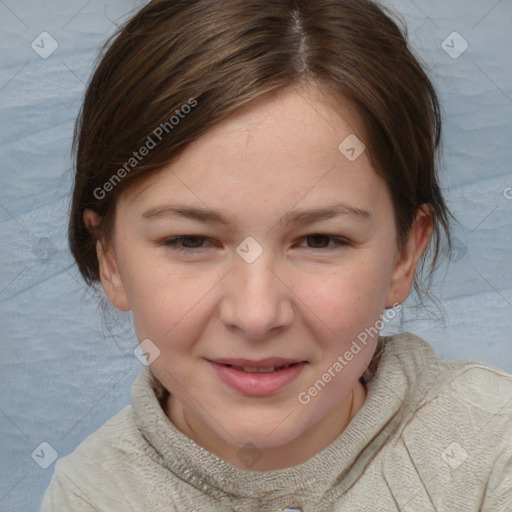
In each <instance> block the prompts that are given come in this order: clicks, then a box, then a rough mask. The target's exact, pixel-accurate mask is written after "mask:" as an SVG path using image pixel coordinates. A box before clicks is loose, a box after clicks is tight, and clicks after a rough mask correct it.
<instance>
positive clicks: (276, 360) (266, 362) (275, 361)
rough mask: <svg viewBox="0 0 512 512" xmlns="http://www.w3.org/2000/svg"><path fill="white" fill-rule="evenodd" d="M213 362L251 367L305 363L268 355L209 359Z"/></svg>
mask: <svg viewBox="0 0 512 512" xmlns="http://www.w3.org/2000/svg"><path fill="white" fill-rule="evenodd" d="M208 361H210V362H212V363H218V364H230V365H231V366H248V367H249V368H269V367H270V366H285V365H287V364H295V363H303V362H305V361H303V360H302V359H285V358H283V357H267V358H266V359H260V360H258V361H254V360H251V359H243V358H242V359H230V358H222V359H212V360H210V359H208Z"/></svg>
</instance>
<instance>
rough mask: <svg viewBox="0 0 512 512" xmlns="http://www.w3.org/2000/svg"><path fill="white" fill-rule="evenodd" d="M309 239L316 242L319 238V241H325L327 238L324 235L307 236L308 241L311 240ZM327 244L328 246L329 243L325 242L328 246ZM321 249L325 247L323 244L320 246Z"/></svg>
mask: <svg viewBox="0 0 512 512" xmlns="http://www.w3.org/2000/svg"><path fill="white" fill-rule="evenodd" d="M311 238H313V239H317V240H318V239H319V238H320V239H322V238H323V239H324V240H327V236H325V235H310V236H308V239H311ZM328 244H329V242H328V241H327V245H328ZM313 245H315V244H314V243H313ZM322 247H325V244H324V245H322Z"/></svg>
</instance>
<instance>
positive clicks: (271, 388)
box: [208, 361, 306, 396]
mask: <svg viewBox="0 0 512 512" xmlns="http://www.w3.org/2000/svg"><path fill="white" fill-rule="evenodd" d="M208 362H209V363H210V365H211V366H212V368H213V369H214V370H215V372H216V373H217V375H218V376H219V378H220V380H222V382H224V383H225V384H227V385H228V386H229V387H231V388H233V389H234V390H236V391H239V392H240V393H243V394H245V395H250V396H267V395H272V394H274V393H277V392H278V391H280V390H281V389H283V388H284V387H285V386H286V385H287V384H289V383H290V382H292V381H293V380H294V379H296V378H297V377H298V375H299V374H300V372H301V371H302V369H303V368H304V366H306V363H305V362H302V363H299V364H295V365H293V366H289V367H288V368H283V369H282V370H277V371H274V372H269V373H256V372H253V373H248V372H244V371H241V370H235V369H234V368H233V367H229V366H225V365H223V364H219V363H214V362H213V361H208Z"/></svg>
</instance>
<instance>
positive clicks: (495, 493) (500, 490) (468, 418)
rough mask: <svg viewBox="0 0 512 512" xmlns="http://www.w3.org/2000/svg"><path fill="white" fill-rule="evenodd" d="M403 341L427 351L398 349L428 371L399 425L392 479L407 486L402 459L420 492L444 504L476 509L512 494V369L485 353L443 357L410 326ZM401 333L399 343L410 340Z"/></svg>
mask: <svg viewBox="0 0 512 512" xmlns="http://www.w3.org/2000/svg"><path fill="white" fill-rule="evenodd" d="M400 341H402V342H404V343H405V342H407V343H409V344H410V346H411V347H412V348H413V349H418V348H419V350H420V352H421V353H420V355H419V358H416V357H415V356H414V355H413V354H411V353H408V354H407V353H406V354H403V353H402V354H401V355H399V356H397V357H399V358H401V359H403V361H404V363H403V364H404V366H405V367H406V368H409V372H410V374H411V375H412V374H413V373H414V372H413V371H412V370H410V368H412V367H414V368H415V371H416V372H423V373H424V374H428V378H425V379H423V382H425V383H426V385H425V386H424V389H423V390H422V392H421V394H420V395H419V396H417V397H416V400H415V401H414V402H412V403H409V404H407V405H408V406H409V410H408V411H405V412H404V421H403V423H402V425H401V428H400V432H397V436H396V438H395V441H394V442H393V443H392V446H389V447H388V450H387V452H388V457H387V458H386V459H387V460H386V473H387V475H388V476H387V478H388V483H389V484H390V486H391V487H392V488H396V489H397V490H399V489H400V487H401V486H403V482H404V480H403V479H402V478H396V475H397V471H396V469H395V468H396V466H397V464H401V465H402V466H403V467H404V468H405V467H407V468H408V469H407V471H405V469H404V471H405V473H406V474H407V477H408V478H410V477H411V475H416V477H415V478H416V479H417V480H416V481H417V487H418V494H417V496H421V495H422V493H423V494H424V495H425V496H430V499H431V500H432V503H433V505H435V507H437V509H438V510H439V509H443V510H444V509H447V507H448V508H450V507H452V506H454V507H461V508H459V509H461V510H462V509H464V510H476V509H475V508H473V507H474V504H475V503H478V504H479V505H480V506H481V507H482V508H481V510H493V508H492V507H493V506H494V505H495V503H500V504H501V503H502V501H499V502H498V501H492V502H491V500H497V499H501V500H510V501H512V479H511V478H510V469H511V465H512V375H510V374H508V373H507V372H505V371H503V370H501V369H499V368H496V367H494V366H492V365H489V364H486V363H482V362H478V361H470V360H457V361H443V360H439V359H438V358H437V356H434V355H433V349H432V348H431V347H430V345H428V343H426V342H425V341H424V340H421V338H418V337H416V336H414V335H411V334H410V333H404V334H403V335H400ZM400 341H399V342H398V343H397V346H396V349H397V350H398V349H400V348H403V345H402V344H401V343H400ZM406 352H407V351H406ZM418 361H423V364H420V363H419V362H418ZM425 361H428V364H425ZM405 473H404V474H405ZM507 475H508V476H507ZM402 476H403V475H402ZM412 478H413V479H414V477H412ZM421 489H423V490H421ZM397 492H398V491H397ZM418 499H419V498H418ZM425 499H427V498H425ZM486 500H487V501H486ZM510 501H507V505H512V503H510ZM487 503H492V505H487ZM503 503H505V501H503ZM489 507H490V508H489ZM478 510H480V508H479V509H478ZM496 510H498V509H496ZM500 510H501V509H500ZM503 510H504V509H503Z"/></svg>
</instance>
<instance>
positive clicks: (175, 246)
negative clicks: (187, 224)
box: [162, 235, 206, 252]
mask: <svg viewBox="0 0 512 512" xmlns="http://www.w3.org/2000/svg"><path fill="white" fill-rule="evenodd" d="M204 240H206V237H204V236H200V235H182V236H176V237H174V238H168V239H166V240H164V241H163V243H162V245H164V246H166V247H170V248H171V249H172V250H173V251H182V252H183V251H194V250H196V249H203V247H201V242H202V241H204ZM184 242H185V243H186V245H185V246H183V245H182V244H183V243H184Z"/></svg>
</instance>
